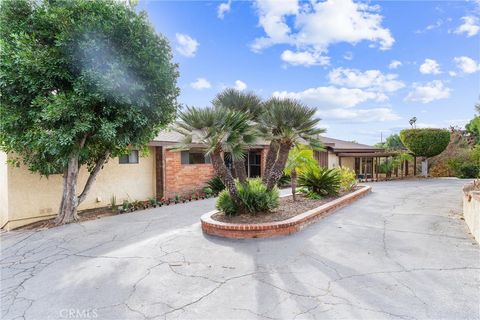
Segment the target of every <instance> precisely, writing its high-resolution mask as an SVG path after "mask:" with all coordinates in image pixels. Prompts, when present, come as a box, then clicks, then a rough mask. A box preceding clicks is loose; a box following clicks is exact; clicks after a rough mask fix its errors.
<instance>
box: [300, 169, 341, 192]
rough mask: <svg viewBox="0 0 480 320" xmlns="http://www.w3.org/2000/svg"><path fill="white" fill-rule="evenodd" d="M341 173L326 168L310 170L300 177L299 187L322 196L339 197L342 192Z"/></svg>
mask: <svg viewBox="0 0 480 320" xmlns="http://www.w3.org/2000/svg"><path fill="white" fill-rule="evenodd" d="M340 182H341V180H340V172H339V171H338V170H337V169H335V168H332V169H328V168H325V167H316V168H310V169H309V170H306V171H303V172H302V173H301V174H300V175H299V177H298V185H299V186H300V187H304V188H306V189H307V190H308V191H312V192H315V193H316V194H318V195H320V196H328V195H337V194H338V192H339V191H340Z"/></svg>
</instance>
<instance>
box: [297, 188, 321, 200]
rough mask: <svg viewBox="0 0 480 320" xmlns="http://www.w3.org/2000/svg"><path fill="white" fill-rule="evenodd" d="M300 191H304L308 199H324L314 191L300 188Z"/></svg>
mask: <svg viewBox="0 0 480 320" xmlns="http://www.w3.org/2000/svg"><path fill="white" fill-rule="evenodd" d="M299 191H300V193H303V195H304V196H305V197H307V198H308V199H311V200H319V199H322V197H321V196H320V195H319V194H317V193H315V192H313V191H308V189H300V190H299Z"/></svg>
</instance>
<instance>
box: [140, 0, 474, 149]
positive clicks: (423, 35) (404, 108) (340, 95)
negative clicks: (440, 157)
mask: <svg viewBox="0 0 480 320" xmlns="http://www.w3.org/2000/svg"><path fill="white" fill-rule="evenodd" d="M137 10H143V11H146V12H147V13H148V16H149V19H150V21H151V23H152V24H153V26H154V27H155V29H156V31H157V32H158V33H161V34H163V35H164V36H165V37H166V38H167V39H169V41H170V45H171V47H172V51H173V54H174V61H175V62H176V63H178V64H179V71H180V77H179V79H178V85H179V88H180V90H181V94H180V96H179V99H178V101H179V103H181V104H182V105H189V106H196V107H205V106H209V105H210V102H211V101H212V99H213V98H214V96H215V95H216V94H217V93H219V92H220V91H221V90H223V89H225V88H228V87H234V88H237V89H238V90H245V91H251V92H254V93H256V94H258V95H259V96H261V97H262V98H264V99H268V98H270V97H272V96H277V97H288V98H293V99H298V100H300V101H302V102H303V103H305V104H307V105H309V106H311V107H314V108H316V109H317V113H316V116H317V117H319V118H321V119H322V120H321V121H320V126H321V127H323V128H325V129H326V130H327V133H326V134H325V135H326V136H329V137H332V138H337V139H344V140H349V141H351V140H355V141H357V142H360V143H366V144H374V143H376V142H379V141H380V139H381V137H383V139H385V137H386V136H388V135H390V134H392V133H397V132H399V131H400V130H401V129H404V128H407V127H410V125H409V120H410V119H411V118H412V117H416V118H417V127H440V128H448V127H449V126H452V125H454V126H462V127H463V126H464V125H465V124H466V123H467V122H468V121H469V120H470V119H471V118H473V116H474V114H475V110H474V105H475V103H476V102H477V101H478V99H479V95H480V0H472V1H369V2H354V1H351V0H326V1H317V0H311V1H303V2H302V1H296V0H288V1H287V0H257V1H228V0H225V1H152V0H140V2H139V4H138V5H137Z"/></svg>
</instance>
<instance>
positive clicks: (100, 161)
mask: <svg viewBox="0 0 480 320" xmlns="http://www.w3.org/2000/svg"><path fill="white" fill-rule="evenodd" d="M109 156H110V152H107V153H106V154H105V155H104V156H103V157H101V158H100V159H98V160H97V163H96V164H95V167H94V168H93V170H92V171H91V172H90V175H89V176H88V179H87V182H86V183H85V187H84V188H83V191H82V193H81V194H80V195H79V196H78V204H80V203H82V202H83V200H85V198H86V197H87V194H88V192H89V191H90V188H91V187H92V184H93V182H95V179H96V178H97V175H98V173H99V172H100V170H101V169H102V167H103V165H104V164H105V161H107V159H108V157H109Z"/></svg>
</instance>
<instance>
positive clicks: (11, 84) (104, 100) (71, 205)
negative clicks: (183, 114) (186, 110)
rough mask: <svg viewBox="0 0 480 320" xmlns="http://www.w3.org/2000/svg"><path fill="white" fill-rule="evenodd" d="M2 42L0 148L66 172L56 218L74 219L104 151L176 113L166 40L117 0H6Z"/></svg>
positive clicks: (140, 138)
mask: <svg viewBox="0 0 480 320" xmlns="http://www.w3.org/2000/svg"><path fill="white" fill-rule="evenodd" d="M0 47H1V52H0V91H1V96H0V129H1V130H0V148H1V149H2V150H4V151H5V152H8V153H14V154H16V155H17V156H18V161H19V162H23V163H24V164H25V165H26V166H28V168H29V169H30V170H31V171H34V172H38V173H40V174H41V175H45V176H48V175H51V174H55V173H62V174H63V194H62V197H61V204H60V208H59V212H58V217H57V223H58V224H61V223H68V222H71V221H73V220H75V219H76V218H77V207H78V205H79V204H80V203H81V202H82V201H83V200H84V199H85V197H86V196H87V193H88V191H89V189H90V187H91V186H92V183H93V182H94V180H95V178H96V176H97V175H98V173H99V172H100V171H101V168H102V167H103V165H104V164H105V163H106V162H107V161H108V159H109V158H111V157H115V156H118V155H121V154H125V153H126V152H128V148H129V147H136V148H141V147H143V146H145V145H146V144H147V143H148V142H149V141H150V140H151V139H152V138H153V137H154V136H155V135H156V134H157V133H158V132H159V130H160V129H161V128H163V127H164V126H165V125H166V124H168V123H169V122H171V121H172V120H173V119H174V117H175V114H176V109H177V102H176V98H177V96H178V93H179V90H178V88H177V85H176V79H177V77H178V68H177V65H176V64H174V63H172V53H171V49H170V46H169V43H168V41H167V39H166V38H165V37H163V36H162V35H159V34H158V33H156V32H155V30H154V29H153V27H152V26H151V25H150V23H149V22H148V20H147V16H146V14H145V13H136V12H135V11H134V10H133V9H132V8H131V7H130V6H128V5H126V4H122V3H121V2H120V1H113V0H101V1H100V0H76V1H69V0H56V1H43V2H42V1H33V0H3V1H2V2H1V4H0ZM83 165H85V166H86V167H87V168H88V171H89V172H90V175H89V177H88V180H87V182H86V184H85V185H84V186H83V188H81V192H79V193H77V189H76V188H77V177H78V173H79V169H80V167H81V166H83Z"/></svg>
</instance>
